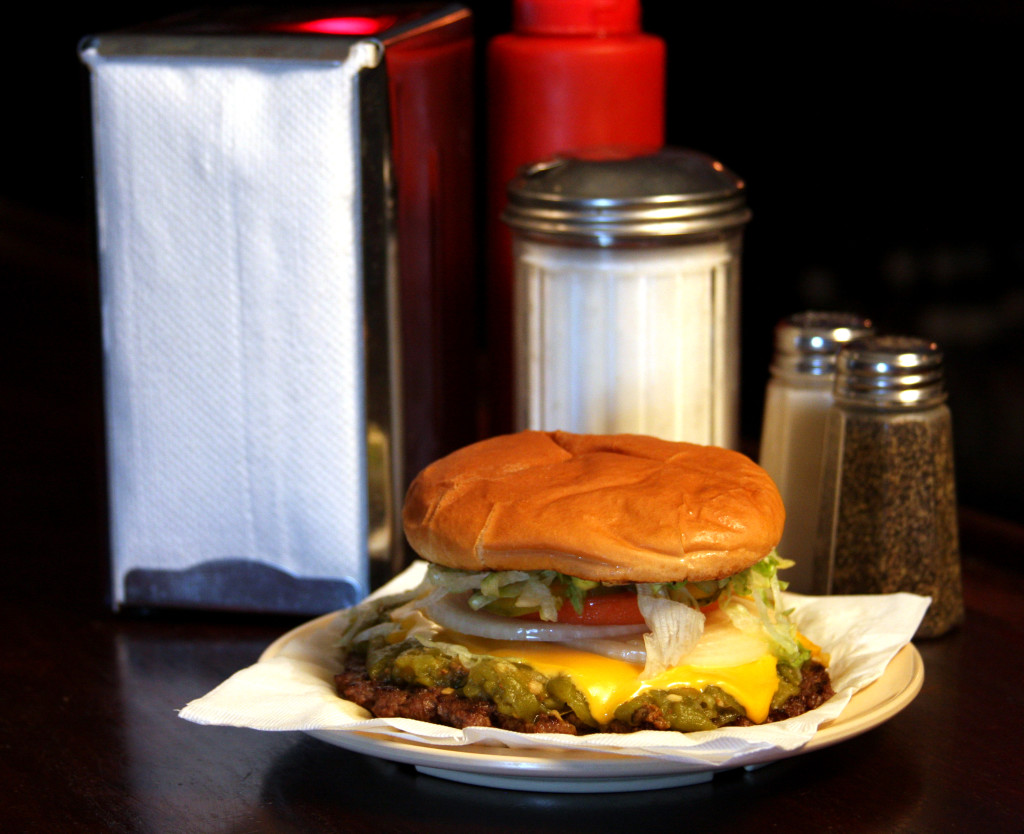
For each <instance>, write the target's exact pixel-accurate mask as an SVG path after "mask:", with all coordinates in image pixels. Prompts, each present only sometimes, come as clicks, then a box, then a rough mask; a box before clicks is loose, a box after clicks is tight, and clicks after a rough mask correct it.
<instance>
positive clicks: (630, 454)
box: [402, 431, 785, 582]
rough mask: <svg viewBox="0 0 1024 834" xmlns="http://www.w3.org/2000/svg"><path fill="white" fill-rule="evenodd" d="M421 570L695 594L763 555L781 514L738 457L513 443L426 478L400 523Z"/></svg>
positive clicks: (582, 438)
mask: <svg viewBox="0 0 1024 834" xmlns="http://www.w3.org/2000/svg"><path fill="white" fill-rule="evenodd" d="M402 520H403V523H404V525H405V533H406V536H407V537H408V539H409V543H410V544H411V545H412V547H413V549H414V550H415V551H416V552H417V553H419V554H420V555H421V556H422V557H423V558H425V559H427V560H429V561H431V562H436V563H437V564H439V565H445V566H447V567H452V568H462V569H463V570H474V571H477V570H545V569H548V570H556V571H559V572H560V573H565V574H568V575H571V576H577V577H580V578H582V579H591V580H597V581H605V582H671V581H681V580H684V579H685V580H691V581H695V582H701V581H705V580H709V579H721V578H723V577H726V576H731V575H732V574H734V573H737V572H739V571H741V570H743V569H744V568H747V567H749V566H750V565H752V564H754V562H757V561H758V560H759V559H761V558H762V557H764V556H766V555H767V554H768V553H769V552H771V550H772V548H773V547H775V545H776V544H778V542H779V539H780V538H781V537H782V526H783V522H784V520H785V511H784V509H783V506H782V498H781V497H780V496H779V492H778V490H777V489H776V487H775V484H774V483H773V482H772V480H771V478H769V477H768V473H766V472H765V471H764V470H763V469H762V468H761V467H760V466H758V465H757V464H755V463H754V462H753V461H751V460H750V459H749V458H747V457H745V456H744V455H741V454H740V453H738V452H732V451H729V450H727V449H720V448H717V447H714V446H698V445H695V444H692V443H676V442H672V441H667V440H658V439H656V438H653V437H644V436H640V435H627V434H621V435H586V434H569V433H567V432H539V431H527V432H520V433H519V434H509V435H502V436H499V437H492V438H490V439H488V440H483V441H480V442H479V443H474V444H472V445H470V446H466V447H465V448H463V449H460V450H458V451H457V452H453V453H452V454H450V455H448V456H447V457H444V458H442V459H441V460H439V461H436V462H435V463H433V464H431V465H430V466H428V467H427V468H426V469H424V470H423V471H422V472H421V473H420V474H419V475H418V476H417V477H416V479H415V480H414V481H413V482H412V485H411V486H410V487H409V491H408V494H407V495H406V500H405V508H404V510H403V513H402Z"/></svg>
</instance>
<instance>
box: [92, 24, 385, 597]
mask: <svg viewBox="0 0 1024 834" xmlns="http://www.w3.org/2000/svg"><path fill="white" fill-rule="evenodd" d="M83 60H84V61H85V62H86V63H87V64H88V65H89V66H90V68H91V69H92V70H93V108H94V121H95V125H96V143H95V144H96V166H97V198H98V212H99V237H100V261H101V272H102V305H103V327H104V332H103V337H104V349H105V357H106V383H107V386H106V387H107V405H108V428H109V440H110V442H109V445H110V469H111V477H110V480H111V491H112V492H111V502H112V544H113V550H114V559H115V572H116V573H118V574H119V573H121V572H124V571H127V570H128V569H130V568H145V569H153V568H160V569H163V568H166V569H176V568H185V567H188V566H190V565H192V564H196V563H200V562H204V561H209V560H217V559H249V560H255V561H262V562H266V563H269V564H271V565H274V566H276V567H278V568H281V569H283V570H285V571H287V572H290V573H292V574H294V575H296V576H312V577H324V576H330V577H339V576H350V577H352V578H353V579H354V580H355V581H356V583H357V584H358V585H359V586H360V587H361V588H363V589H365V585H366V583H365V574H366V565H365V563H366V558H365V548H366V523H365V495H364V492H365V486H364V484H365V478H364V476H363V464H362V460H363V458H364V453H363V438H364V437H365V428H364V426H363V419H362V414H363V411H364V409H363V407H362V399H363V393H362V385H363V382H362V374H363V355H362V342H363V331H362V327H363V313H362V284H361V281H362V278H361V275H362V264H361V254H360V253H361V249H360V245H361V244H360V234H361V231H360V216H361V215H360V211H361V191H360V172H359V166H360V162H359V158H360V145H359V119H358V112H359V92H358V89H359V88H358V77H359V73H360V71H361V70H362V69H363V68H366V67H372V66H374V65H375V64H376V63H377V62H378V61H379V60H380V50H379V49H378V48H377V47H376V46H375V45H374V44H372V43H370V42H366V43H358V44H355V45H354V46H353V48H352V51H351V52H350V54H349V56H348V58H347V59H346V60H345V61H343V62H327V61H313V60H309V61H302V60H294V61H281V60H271V59H258V58H252V59H247V60H227V59H203V58H195V57H192V58H185V57H180V56H177V57H151V56H113V57H109V56H103V55H101V54H99V52H98V51H97V50H96V49H87V50H85V51H84V53H83Z"/></svg>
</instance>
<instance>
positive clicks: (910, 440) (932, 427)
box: [818, 336, 964, 637]
mask: <svg viewBox="0 0 1024 834" xmlns="http://www.w3.org/2000/svg"><path fill="white" fill-rule="evenodd" d="M946 398H947V393H946V386H945V378H944V372H943V358H942V353H941V351H940V350H939V347H938V346H937V345H936V344H934V343H932V342H928V341H926V340H922V339H917V338H913V337H907V336H882V337H871V338H867V339H862V340H857V341H855V342H852V343H850V344H849V345H847V346H846V347H844V348H843V349H842V350H841V351H840V352H839V356H838V359H837V364H836V379H835V388H834V399H835V403H834V405H833V406H832V408H831V409H830V411H829V414H828V420H827V424H826V439H825V447H824V449H825V451H824V466H823V489H822V504H821V519H822V524H821V527H820V530H819V538H818V556H819V557H820V563H821V564H823V565H826V566H827V568H828V576H827V577H826V583H825V584H826V586H827V588H828V589H829V591H830V592H831V593H833V594H862V593H868V594H879V593H893V592H897V591H909V592H912V593H917V594H922V595H927V596H930V597H931V598H932V604H931V606H930V607H929V609H928V613H927V614H926V616H925V618H924V620H923V622H922V623H921V626H920V628H919V629H918V632H917V636H919V637H934V636H938V635H940V634H943V633H945V632H947V631H948V630H949V629H951V628H953V627H954V626H956V625H958V624H959V623H960V622H961V621H962V620H963V615H964V607H963V590H962V584H961V577H960V552H959V531H958V527H957V506H956V488H955V481H954V471H953V433H952V421H951V418H950V412H949V408H948V406H947V405H946Z"/></svg>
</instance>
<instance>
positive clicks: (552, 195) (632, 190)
mask: <svg viewBox="0 0 1024 834" xmlns="http://www.w3.org/2000/svg"><path fill="white" fill-rule="evenodd" d="M504 219H505V221H506V222H507V223H508V225H509V226H510V227H511V229H512V232H513V254H514V267H515V280H514V284H515V301H514V311H515V313H514V317H515V321H516V363H515V369H516V372H515V377H516V396H515V401H516V427H517V428H519V429H543V430H552V429H565V430H569V431H578V432H588V433H615V432H634V433H642V434H651V435H655V436H658V437H662V438H665V439H667V440H685V441H690V442H693V443H704V444H714V445H719V446H735V445H736V443H737V441H738V422H739V421H738V399H739V271H740V248H741V236H742V229H743V226H744V225H745V224H746V222H747V220H748V219H749V210H748V209H747V206H746V191H745V186H744V183H743V181H742V180H740V179H739V178H738V177H737V176H736V175H735V174H733V173H732V172H730V171H729V170H728V169H727V168H725V166H723V165H722V164H721V163H720V162H718V161H717V160H715V159H713V158H712V157H709V156H707V155H705V154H703V153H699V152H697V151H691V150H686V149H681V148H666V149H663V150H661V151H658V152H656V153H648V154H638V155H629V154H623V155H622V156H620V157H615V156H614V155H613V154H610V153H609V151H608V149H602V150H601V151H600V153H599V154H595V155H594V157H593V158H591V157H589V156H588V155H587V154H586V153H579V154H572V155H568V154H567V155H562V156H559V157H556V158H554V159H551V160H548V161H546V162H541V163H537V164H535V165H532V166H527V167H526V168H525V169H523V171H522V173H521V174H520V176H519V177H517V178H516V179H515V180H513V181H512V183H511V184H510V186H509V196H508V204H507V206H506V209H505V213H504Z"/></svg>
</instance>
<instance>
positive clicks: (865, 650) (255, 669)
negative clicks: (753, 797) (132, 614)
mask: <svg viewBox="0 0 1024 834" xmlns="http://www.w3.org/2000/svg"><path fill="white" fill-rule="evenodd" d="M425 567H426V565H425V563H423V562H418V563H416V564H414V565H413V566H412V567H410V568H409V569H408V570H407V571H406V572H404V573H403V574H402V575H401V576H399V577H397V578H396V579H395V580H393V581H392V582H391V583H389V584H388V585H387V586H385V587H384V588H382V589H380V591H378V592H377V594H376V595H380V594H385V593H391V592H394V591H398V590H403V589H406V588H411V587H414V586H415V585H416V584H417V583H418V582H419V580H420V579H421V578H422V576H423V572H424V570H425ZM786 596H787V599H786V604H787V605H792V606H793V607H794V608H795V609H796V613H795V619H796V621H797V623H798V625H799V627H800V630H801V631H802V632H803V633H804V634H805V635H806V636H807V637H808V638H809V639H811V640H813V641H814V642H816V643H817V644H819V645H820V646H822V647H823V648H824V650H825V651H827V652H829V653H830V655H831V663H830V666H829V672H830V675H831V677H832V685H833V688H834V689H835V692H836V694H835V696H834V697H833V698H831V699H830V700H829V701H828V702H826V703H825V704H824V705H822V706H821V707H819V708H818V709H816V710H812V711H810V712H807V713H804V714H803V715H800V716H797V717H796V718H790V719H787V720H785V721H780V722H776V723H774V724H765V725H761V726H755V727H733V728H729V727H725V728H723V729H720V730H713V731H709V732H698V733H674V732H656V731H643V732H637V733H628V734H622V735H619V734H609V733H598V734H592V735H585V736H561V735H541V734H525V733H514V732H510V731H506V730H498V729H493V728H482V727H468V728H466V729H463V730H459V729H454V728H451V727H443V726H440V725H435V724H427V723H425V722H422V721H415V720H412V719H405V718H367V717H366V716H367V713H366V711H365V710H363V709H362V708H361V707H359V706H357V705H356V704H353V703H350V702H348V701H343V700H342V699H340V698H339V697H338V696H337V695H336V694H335V690H334V682H333V675H334V674H335V672H336V671H340V664H339V663H338V660H337V652H336V651H335V649H334V647H335V645H336V644H337V641H338V636H339V634H340V624H339V623H338V622H337V619H336V618H327V619H326V620H324V621H323V623H322V625H321V626H319V627H308V628H306V629H300V630H299V631H298V633H296V634H295V635H294V636H293V637H292V639H288V640H286V641H285V642H284V643H282V644H281V645H275V646H274V650H273V651H271V652H269V653H270V654H272V655H274V656H273V657H272V658H270V659H267V660H262V661H260V662H258V663H256V664H254V665H253V666H250V667H248V668H246V669H243V670H241V671H239V672H237V673H235V674H234V675H232V676H231V677H230V678H228V680H226V681H225V682H224V683H222V684H221V685H220V686H218V687H217V688H216V689H214V690H213V691H212V692H210V693H209V694H207V695H205V696H203V697H202V698H199V699H198V700H195V701H192V702H191V703H190V704H188V705H187V706H186V707H185V708H184V709H183V710H182V711H181V713H180V715H181V717H182V718H185V719H187V720H189V721H194V722H196V723H199V724H218V725H227V726H234V727H250V728H253V729H257V730H301V731H311V730H329V731H339V732H355V731H358V732H361V733H366V732H372V733H376V734H380V735H382V736H389V737H397V738H406V739H410V740H415V741H417V742H420V743H427V744H432V745H438V746H462V745H467V744H479V743H484V744H490V745H505V746H508V747H523V748H538V747H540V748H545V747H546V748H562V749H564V748H576V749H580V748H582V749H588V750H595V751H600V752H602V753H620V754H627V755H631V756H638V755H642V756H656V757H659V758H663V759H669V760H672V761H675V762H679V763H680V764H683V765H693V766H694V767H695V768H697V767H708V766H712V767H718V766H723V765H726V764H728V765H740V764H745V763H747V762H752V761H758V760H762V759H764V757H765V755H766V754H767V753H768V752H770V751H791V750H796V749H798V748H800V747H801V746H803V745H804V744H806V743H807V742H808V741H809V740H810V739H811V738H812V737H813V736H814V734H815V732H816V731H817V730H818V728H819V727H820V726H821V725H822V724H825V723H826V722H828V721H831V720H833V719H835V718H837V717H839V714H840V713H841V712H842V711H843V709H844V708H845V707H846V705H847V703H848V702H849V700H850V698H851V697H852V696H853V694H854V693H855V692H856V691H857V690H859V689H861V688H863V687H865V686H867V685H868V684H869V683H871V682H872V681H875V680H877V679H878V678H879V677H881V676H882V674H883V673H884V671H885V668H886V666H888V664H889V661H890V660H892V658H893V657H895V656H896V654H897V652H899V651H900V649H902V648H903V647H904V646H905V645H907V644H908V643H909V642H910V640H911V638H912V637H913V635H914V632H915V631H916V630H917V627H918V625H919V624H920V622H921V619H922V617H924V614H925V611H926V610H927V608H928V605H929V603H930V599H929V598H927V597H920V596H916V595H914V594H886V595H878V596H850V597H802V596H799V595H796V594H787V595H786Z"/></svg>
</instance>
